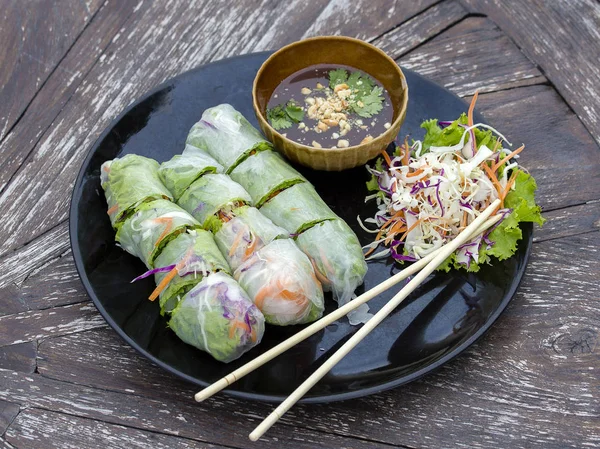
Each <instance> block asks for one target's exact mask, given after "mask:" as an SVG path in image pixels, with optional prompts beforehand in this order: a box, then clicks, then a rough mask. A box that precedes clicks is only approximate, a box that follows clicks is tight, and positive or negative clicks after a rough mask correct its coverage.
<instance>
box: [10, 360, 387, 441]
mask: <svg viewBox="0 0 600 449" xmlns="http://www.w3.org/2000/svg"><path fill="white" fill-rule="evenodd" d="M73 380H74V378H73V377H71V379H70V381H73ZM178 394H179V393H178V392H176V391H175V392H173V395H172V396H171V397H170V398H167V399H164V400H163V399H159V400H157V399H151V398H146V397H141V396H137V395H133V394H128V393H119V392H114V391H107V390H99V389H95V388H89V387H85V386H81V385H77V384H75V383H66V382H60V381H56V380H52V379H47V378H45V377H43V376H40V375H37V374H36V375H31V376H28V375H24V374H21V373H13V372H11V371H6V370H0V399H5V400H6V399H8V398H10V399H9V400H10V401H12V402H16V403H19V404H24V403H26V404H28V405H29V406H30V407H35V408H41V409H44V410H51V411H58V412H61V413H66V414H69V415H77V416H81V417H85V418H91V419H95V420H99V421H103V422H106V423H111V424H117V425H123V426H127V427H132V428H137V429H144V430H147V431H151V432H157V433H163V434H167V435H176V436H179V437H184V438H189V439H194V440H197V441H200V442H210V443H212V444H216V445H227V446H229V447H240V448H241V447H243V448H279V447H282V444H283V445H285V447H293V448H295V449H296V448H297V449H317V448H323V449H325V448H331V447H339V448H353V449H369V448H373V449H384V448H389V447H390V445H383V444H378V443H376V442H373V441H362V440H357V439H353V438H347V437H344V436H343V435H339V436H338V435H332V434H330V433H327V432H322V431H314V430H311V429H306V428H300V427H297V426H296V425H294V424H293V425H284V426H279V427H278V428H274V429H273V431H272V432H271V433H270V436H269V438H268V439H266V440H261V441H259V442H257V443H251V442H249V441H248V436H247V434H248V428H249V427H251V426H252V424H257V423H258V418H259V416H257V415H252V416H248V415H247V414H244V415H241V414H240V413H239V411H238V410H237V409H235V408H230V407H231V405H235V404H239V405H240V406H241V407H242V408H245V409H246V410H248V409H250V408H249V406H251V404H252V403H240V402H235V403H230V406H229V407H219V406H218V405H217V406H215V404H212V405H204V406H202V405H198V404H196V403H195V402H194V401H193V400H192V399H191V396H190V399H189V400H188V401H181V400H178V399H176V396H177V395H178ZM260 406H261V407H262V408H264V407H265V405H264V404H260ZM233 416H236V417H237V418H236V419H233V418H232V417H233ZM7 432H8V435H9V436H10V435H12V433H11V432H12V431H11V428H10V427H9V429H8V431H7ZM392 446H394V445H392ZM396 447H398V446H396Z"/></svg>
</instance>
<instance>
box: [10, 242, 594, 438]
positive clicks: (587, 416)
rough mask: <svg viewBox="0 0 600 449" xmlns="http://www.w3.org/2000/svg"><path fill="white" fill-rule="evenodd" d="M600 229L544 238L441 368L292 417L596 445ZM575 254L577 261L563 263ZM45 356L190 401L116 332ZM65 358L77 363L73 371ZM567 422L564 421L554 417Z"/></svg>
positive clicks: (127, 389) (224, 402)
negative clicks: (501, 309) (471, 337)
mask: <svg viewBox="0 0 600 449" xmlns="http://www.w3.org/2000/svg"><path fill="white" fill-rule="evenodd" d="M599 234H600V233H597V232H594V233H592V234H585V235H580V236H574V237H568V238H561V239H558V240H553V241H546V242H541V243H537V244H535V245H534V251H533V255H532V259H531V263H530V265H529V266H528V269H527V274H526V276H525V279H524V281H523V283H522V286H521V288H520V290H519V292H518V294H517V296H516V298H515V300H514V301H513V303H512V305H511V306H510V307H509V308H508V310H507V312H505V314H504V316H503V317H502V319H500V320H499V321H498V322H497V323H496V324H495V325H494V327H493V328H492V329H491V330H490V332H489V334H488V335H487V336H486V337H485V338H484V339H483V340H482V342H481V343H479V344H477V345H475V346H474V347H473V348H471V349H470V350H469V351H467V353H466V354H465V355H464V356H462V357H461V358H460V359H459V360H457V361H455V362H453V363H450V364H448V365H446V366H445V367H444V368H443V369H442V370H440V371H439V372H438V373H436V374H433V375H430V376H428V377H426V378H424V379H423V380H422V381H419V382H416V383H414V384H411V385H409V386H406V387H403V388H400V389H398V390H394V391H391V392H388V393H385V394H380V395H376V396H373V397H370V398H365V399H360V400H355V401H349V402H346V403H336V404H331V405H321V406H299V407H297V408H295V409H293V410H292V411H291V412H290V414H289V415H287V416H286V417H284V422H286V423H287V424H294V423H298V422H302V423H303V425H306V426H309V427H310V428H313V427H314V428H315V429H320V430H321V431H324V432H326V431H327V432H329V431H331V432H335V433H336V434H339V435H347V436H354V437H357V438H365V437H368V438H374V439H376V440H378V441H380V442H382V443H388V444H403V445H409V446H416V447H446V446H452V447H557V448H559V447H561V448H562V447H582V446H583V445H584V443H593V442H594V441H596V440H595V438H600V429H598V428H594V426H593V423H594V422H597V420H598V419H599V418H600V407H599V406H598V403H599V402H598V401H599V400H600V379H598V377H597V376H596V374H595V371H597V370H598V369H600V351H599V349H600V345H599V344H598V342H600V334H599V333H598V329H599V328H600V301H599V299H600V297H599V296H598V292H597V279H599V278H600V258H599V257H598V246H599V245H598V243H597V242H598V235H599ZM574 255H576V258H577V265H572V264H568V263H565V261H568V260H572V259H573V257H574ZM558 310H560V312H559V313H557V311H558ZM39 353H40V360H39V362H38V369H39V372H40V373H41V374H42V375H43V376H46V377H51V378H53V379H57V380H67V381H75V382H78V383H85V384H86V385H90V386H94V387H97V388H101V389H103V390H113V391H119V392H123V393H130V394H134V395H136V396H137V395H139V396H148V397H150V398H152V399H155V400H159V401H169V400H174V401H177V402H178V403H181V404H182V406H183V404H185V403H186V400H190V401H191V397H192V394H193V390H194V389H193V387H190V386H188V385H187V384H185V383H183V382H181V381H179V380H178V379H175V378H172V377H171V376H169V375H168V374H167V373H165V372H162V370H160V369H159V368H157V367H154V366H153V365H152V364H151V363H149V362H148V361H146V360H143V359H142V358H141V357H140V356H139V355H137V353H136V352H135V351H134V350H133V349H132V348H129V347H128V346H126V345H125V344H124V343H123V342H122V341H121V340H120V339H119V338H118V336H117V335H116V334H114V332H112V331H111V330H109V329H98V330H93V331H89V332H85V333H80V334H75V335H70V336H66V337H60V338H52V339H48V340H45V341H44V342H42V343H41V344H40V348H39ZM67 363H68V364H69V365H68V366H69V367H70V372H65V370H64V366H66V364H67ZM557 381H559V382H560V385H561V388H560V389H557V388H556V382H557ZM432 398H435V400H432ZM13 400H14V399H13ZM482 404H485V406H484V407H482ZM204 406H206V407H210V408H211V409H214V410H217V409H219V410H221V409H223V410H231V409H235V410H237V411H238V413H237V414H238V416H240V417H249V418H252V417H255V416H256V415H259V416H264V414H265V413H267V412H268V411H269V410H270V409H269V407H268V406H265V405H262V404H250V405H247V404H244V403H243V402H242V401H236V400H233V399H229V398H227V397H225V396H219V397H215V398H213V399H211V400H210V401H209V402H207V403H206V405H205V404H202V405H201V407H204ZM557 421H560V423H561V425H560V426H559V427H557V426H554V425H551V424H550V423H555V422H557ZM465 423H471V426H473V427H469V425H467V424H465ZM248 427H252V426H251V425H250V424H249V425H248ZM423 429H427V431H423Z"/></svg>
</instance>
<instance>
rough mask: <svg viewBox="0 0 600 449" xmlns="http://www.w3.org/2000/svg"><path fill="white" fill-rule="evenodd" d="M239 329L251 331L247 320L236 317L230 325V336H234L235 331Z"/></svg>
mask: <svg viewBox="0 0 600 449" xmlns="http://www.w3.org/2000/svg"><path fill="white" fill-rule="evenodd" d="M237 329H241V330H242V331H251V329H249V326H248V324H246V322H244V321H240V320H237V319H235V320H232V321H231V324H230V325H229V338H233V337H234V336H235V331H236V330H237Z"/></svg>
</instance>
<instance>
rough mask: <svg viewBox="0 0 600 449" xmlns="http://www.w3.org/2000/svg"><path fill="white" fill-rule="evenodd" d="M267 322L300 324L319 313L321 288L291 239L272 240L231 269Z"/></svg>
mask: <svg viewBox="0 0 600 449" xmlns="http://www.w3.org/2000/svg"><path fill="white" fill-rule="evenodd" d="M234 277H235V279H236V280H237V281H238V282H239V283H240V285H241V286H242V288H243V289H244V290H245V291H246V292H248V295H249V296H250V298H252V300H253V301H254V304H256V306H257V307H258V308H259V309H260V310H261V311H262V313H263V315H264V316H265V320H266V322H267V323H270V324H275V325H279V326H287V325H292V324H304V323H310V322H312V321H315V320H316V319H318V318H320V317H321V316H322V315H323V309H324V303H323V290H322V289H321V284H320V283H319V281H318V280H317V278H316V276H315V273H314V270H313V267H312V265H311V263H310V261H309V259H308V257H307V256H306V255H305V254H304V253H303V252H302V251H300V250H299V249H298V247H297V246H296V244H295V243H294V241H293V240H290V239H280V240H274V241H272V242H271V243H269V244H268V245H267V246H265V247H263V248H261V249H259V250H258V251H256V252H255V253H254V254H253V255H252V256H251V257H250V258H249V259H248V260H246V261H245V262H244V263H243V264H242V265H240V266H239V267H238V269H237V270H235V272H234Z"/></svg>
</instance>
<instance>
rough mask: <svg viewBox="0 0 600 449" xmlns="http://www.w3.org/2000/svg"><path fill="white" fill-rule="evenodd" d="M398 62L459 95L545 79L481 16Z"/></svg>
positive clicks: (515, 47)
mask: <svg viewBox="0 0 600 449" xmlns="http://www.w3.org/2000/svg"><path fill="white" fill-rule="evenodd" d="M400 64H402V65H403V66H405V67H407V68H409V69H413V70H415V71H417V72H418V73H420V74H421V75H424V76H426V77H428V78H430V79H432V80H433V81H437V82H438V83H440V84H441V85H443V86H444V87H446V88H448V89H450V90H452V91H453V92H454V93H456V94H458V95H461V96H463V95H472V94H473V93H475V91H476V90H479V91H480V92H491V91H497V90H502V89H507V88H509V87H510V88H513V87H517V86H526V85H531V84H540V83H543V82H545V81H546V78H545V77H544V76H543V75H542V73H541V72H540V71H539V70H538V69H537V68H536V67H535V66H534V65H533V64H532V63H531V61H529V60H528V59H527V58H526V57H525V55H523V54H522V53H521V52H520V51H519V49H518V48H517V46H516V45H515V44H514V43H513V42H512V41H511V40H510V39H509V38H508V37H507V36H506V35H505V34H504V33H503V32H502V31H501V30H500V29H499V28H498V27H497V26H495V25H494V24H493V23H492V22H491V21H490V20H488V19H486V18H484V17H468V18H466V19H465V20H463V21H461V22H460V23H458V24H457V25H454V26H453V27H451V28H450V29H448V30H447V31H445V32H444V33H442V34H440V35H438V36H436V37H435V38H433V39H432V40H431V41H430V42H427V43H426V44H425V45H423V46H421V47H419V48H417V49H416V50H414V51H412V52H410V53H409V54H407V55H405V56H403V57H402V58H400Z"/></svg>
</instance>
